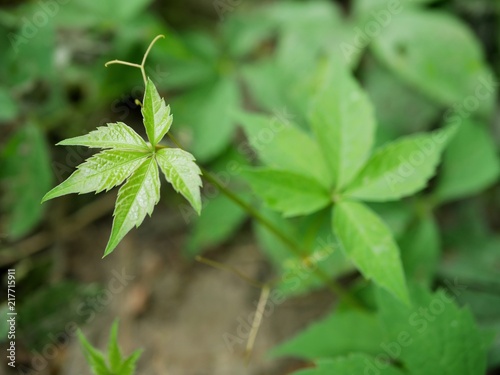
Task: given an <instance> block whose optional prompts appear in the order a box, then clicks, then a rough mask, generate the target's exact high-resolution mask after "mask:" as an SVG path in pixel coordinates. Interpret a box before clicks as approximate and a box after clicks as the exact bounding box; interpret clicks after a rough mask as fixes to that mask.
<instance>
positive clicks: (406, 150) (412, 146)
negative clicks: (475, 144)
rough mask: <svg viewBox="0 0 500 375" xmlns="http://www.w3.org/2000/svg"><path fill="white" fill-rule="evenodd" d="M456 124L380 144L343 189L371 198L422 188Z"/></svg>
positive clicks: (397, 196) (392, 197) (393, 196)
mask: <svg viewBox="0 0 500 375" xmlns="http://www.w3.org/2000/svg"><path fill="white" fill-rule="evenodd" d="M454 131H455V127H449V128H446V129H443V130H439V131H436V132H433V133H427V134H425V133H424V134H417V135H411V136H408V137H405V138H401V139H398V140H396V141H394V142H392V143H389V144H388V145H386V146H384V147H382V148H380V149H379V150H378V151H377V152H375V154H374V155H373V156H372V157H371V159H370V160H369V161H368V162H367V164H366V165H365V167H364V168H363V169H362V170H361V172H360V173H359V175H358V176H357V177H356V179H355V180H354V181H353V182H352V184H350V186H349V187H348V188H347V189H346V191H345V192H344V195H345V196H347V197H350V198H357V199H363V200H367V201H372V202H383V201H389V200H396V199H400V198H402V197H406V196H408V195H412V194H414V193H416V192H418V191H420V190H421V189H423V188H424V187H425V186H426V184H427V181H428V180H429V179H430V178H431V177H432V176H433V175H434V173H435V171H436V168H437V166H438V163H439V161H440V156H441V152H442V151H443V149H444V147H445V146H446V144H447V142H448V140H449V139H450V137H451V136H452V135H453V134H454Z"/></svg>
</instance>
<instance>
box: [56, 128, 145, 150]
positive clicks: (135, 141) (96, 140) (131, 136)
mask: <svg viewBox="0 0 500 375" xmlns="http://www.w3.org/2000/svg"><path fill="white" fill-rule="evenodd" d="M57 145H58V146H87V147H91V148H113V149H117V150H122V151H136V152H148V151H150V148H149V147H148V145H147V144H146V142H144V139H142V138H141V137H140V136H139V134H137V133H136V132H135V131H134V129H132V128H131V127H130V126H128V125H126V124H124V123H123V122H117V123H112V124H107V126H100V127H98V128H97V130H93V131H91V132H90V133H88V134H86V135H82V136H79V137H74V138H69V139H65V140H64V141H61V142H59V143H58V144H57Z"/></svg>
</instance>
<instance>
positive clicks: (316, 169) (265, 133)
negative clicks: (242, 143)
mask: <svg viewBox="0 0 500 375" xmlns="http://www.w3.org/2000/svg"><path fill="white" fill-rule="evenodd" d="M237 119H238V120H239V122H240V123H241V124H242V125H243V128H244V129H245V133H246V135H247V138H248V141H249V142H250V144H251V145H252V147H253V149H255V151H256V152H257V154H258V155H259V158H260V159H261V160H262V162H263V163H264V164H266V165H267V166H269V167H273V168H277V169H283V170H286V171H290V172H295V173H298V174H302V175H304V176H308V177H311V178H314V179H315V180H316V181H317V182H319V183H320V184H322V185H324V186H325V188H330V187H331V185H332V183H333V181H332V176H331V174H330V172H329V169H328V167H327V165H326V163H325V160H324V159H323V155H322V154H321V150H320V149H319V147H318V144H317V143H316V142H315V141H314V140H313V139H312V138H311V137H310V136H309V135H308V134H307V133H305V132H304V131H302V130H300V129H299V128H297V127H296V126H294V125H293V124H291V123H290V119H288V118H286V117H285V114H283V116H273V117H268V116H263V115H257V114H250V113H239V114H238V115H237ZM245 151H246V150H245Z"/></svg>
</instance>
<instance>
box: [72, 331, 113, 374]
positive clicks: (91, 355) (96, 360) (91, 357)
mask: <svg viewBox="0 0 500 375" xmlns="http://www.w3.org/2000/svg"><path fill="white" fill-rule="evenodd" d="M77 335H78V340H79V341H80V344H81V345H82V346H83V354H84V356H85V359H86V360H87V363H88V364H89V365H90V369H91V370H92V373H93V374H94V375H109V374H110V372H109V370H108V366H107V365H106V360H105V359H104V356H103V355H102V353H101V352H99V351H98V350H97V349H95V348H94V347H93V346H92V345H90V343H89V342H88V341H87V339H86V338H85V336H84V335H83V333H82V332H81V331H80V330H78V332H77Z"/></svg>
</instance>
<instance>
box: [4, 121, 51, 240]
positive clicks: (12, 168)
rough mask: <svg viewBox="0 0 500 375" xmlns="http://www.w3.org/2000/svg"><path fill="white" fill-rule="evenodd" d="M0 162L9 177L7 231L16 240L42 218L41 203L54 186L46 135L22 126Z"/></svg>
mask: <svg viewBox="0 0 500 375" xmlns="http://www.w3.org/2000/svg"><path fill="white" fill-rule="evenodd" d="M0 160H1V162H2V169H1V170H0V174H1V175H2V176H3V177H5V178H6V179H5V185H6V186H5V188H6V194H5V196H4V197H3V199H2V200H3V202H2V204H3V205H4V206H5V207H6V208H7V212H8V222H7V223H6V232H7V233H8V235H10V236H12V238H14V239H17V238H19V237H21V236H23V235H24V234H26V233H27V232H28V231H29V230H31V229H32V228H33V226H34V225H36V224H37V223H38V222H39V220H40V219H41V217H42V214H43V207H42V206H41V205H40V200H41V199H42V197H43V194H44V193H45V192H46V191H47V190H48V189H49V188H50V186H51V183H52V177H51V176H52V173H51V168H50V157H49V151H48V147H47V144H46V142H45V137H44V134H43V133H42V132H41V131H40V129H39V128H38V127H37V126H35V125H34V124H27V125H25V126H23V127H22V128H21V129H19V131H18V132H16V133H15V134H14V136H13V137H12V138H11V139H10V140H9V141H8V143H7V145H6V146H5V148H4V149H3V150H2V153H1V159H0Z"/></svg>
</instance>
